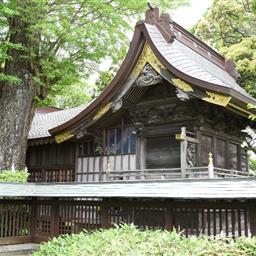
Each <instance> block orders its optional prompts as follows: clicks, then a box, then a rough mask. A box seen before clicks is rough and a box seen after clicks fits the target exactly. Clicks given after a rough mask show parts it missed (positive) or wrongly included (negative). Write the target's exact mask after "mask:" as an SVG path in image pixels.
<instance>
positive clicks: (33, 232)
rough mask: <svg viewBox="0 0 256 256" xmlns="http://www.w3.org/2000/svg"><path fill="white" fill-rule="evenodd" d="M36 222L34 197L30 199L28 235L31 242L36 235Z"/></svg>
mask: <svg viewBox="0 0 256 256" xmlns="http://www.w3.org/2000/svg"><path fill="white" fill-rule="evenodd" d="M36 224H37V203H36V198H34V197H32V199H31V226H30V232H31V233H30V236H31V242H32V243H33V242H34V240H35V237H36Z"/></svg>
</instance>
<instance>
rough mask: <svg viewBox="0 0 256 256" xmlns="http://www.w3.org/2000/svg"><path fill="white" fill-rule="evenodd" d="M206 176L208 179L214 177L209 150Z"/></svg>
mask: <svg viewBox="0 0 256 256" xmlns="http://www.w3.org/2000/svg"><path fill="white" fill-rule="evenodd" d="M208 178H209V179H213V178H214V166H213V158H212V153H211V152H210V153H209V164H208Z"/></svg>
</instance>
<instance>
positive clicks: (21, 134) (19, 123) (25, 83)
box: [0, 16, 35, 170]
mask: <svg viewBox="0 0 256 256" xmlns="http://www.w3.org/2000/svg"><path fill="white" fill-rule="evenodd" d="M9 28H10V39H9V41H10V42H11V43H13V44H21V45H22V46H24V47H25V50H24V49H23V50H20V49H19V50H18V49H14V48H12V49H10V50H9V52H8V54H9V56H10V58H9V59H8V60H7V61H6V63H5V67H4V74H6V75H12V76H15V77H17V78H19V79H20V82H19V83H18V84H13V83H12V82H9V81H4V82H1V85H0V109H1V110H0V120H1V122H0V169H2V170H3V169H9V168H11V167H12V166H13V165H14V166H15V169H23V168H24V166H25V158H26V149H27V138H28V132H29V128H30V123H31V119H32V116H33V109H34V108H33V105H34V100H33V99H34V96H35V86H34V82H33V71H32V69H31V60H30V58H29V56H30V54H29V53H30V52H31V49H32V46H33V43H34V41H33V40H32V37H31V34H30V32H29V29H28V24H26V22H25V21H24V19H22V18H21V16H14V17H12V18H11V19H10V21H9Z"/></svg>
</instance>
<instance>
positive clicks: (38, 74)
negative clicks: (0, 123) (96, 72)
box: [0, 0, 189, 106]
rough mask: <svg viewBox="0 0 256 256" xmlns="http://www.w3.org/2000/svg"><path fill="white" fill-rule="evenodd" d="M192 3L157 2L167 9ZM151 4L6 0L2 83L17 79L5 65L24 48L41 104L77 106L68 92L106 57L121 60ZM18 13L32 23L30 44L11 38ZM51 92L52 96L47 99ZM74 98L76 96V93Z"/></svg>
mask: <svg viewBox="0 0 256 256" xmlns="http://www.w3.org/2000/svg"><path fill="white" fill-rule="evenodd" d="M188 2H189V0H174V1H169V0H153V1H151V3H152V4H153V5H158V6H159V7H161V8H162V9H165V10H170V9H174V8H177V7H179V6H180V5H184V4H187V3H188ZM147 8H148V6H147V0H141V1H136V0H126V1H124V0H87V1H84V0H74V1H67V0H31V1H24V0H6V1H0V81H1V80H2V81H3V80H5V81H9V82H12V81H11V80H13V79H14V78H13V76H8V75H9V74H5V71H4V70H5V69H4V67H5V65H6V63H7V62H11V61H12V59H11V57H10V55H9V53H10V52H11V50H12V49H17V48H19V47H22V48H19V50H20V58H26V59H29V60H30V63H31V69H32V70H31V72H32V73H33V75H34V80H35V82H36V84H37V85H38V89H37V90H36V92H37V96H38V99H41V101H40V104H41V105H42V104H49V102H50V103H52V104H55V103H56V102H57V103H58V104H59V101H60V102H61V103H60V104H59V105H61V106H63V102H62V101H64V102H65V103H64V105H65V106H66V105H69V106H72V105H76V104H77V102H73V101H72V102H68V101H67V100H66V92H67V91H73V90H75V89H77V88H78V86H77V85H78V84H80V85H81V86H82V83H81V82H80V81H84V80H86V79H87V78H88V76H89V75H90V74H91V73H92V70H93V69H95V65H97V64H98V63H101V62H102V60H104V59H105V58H111V59H112V60H113V64H117V63H119V61H120V60H121V59H122V58H123V57H124V55H125V52H126V50H127V46H128V45H129V42H128V36H127V35H128V32H129V31H131V30H132V29H133V28H132V27H131V24H132V23H133V22H134V20H137V19H138V18H142V14H143V13H144V12H145V10H146V9H147ZM15 16H16V17H17V16H20V17H22V20H23V21H24V23H25V24H26V26H27V28H26V31H25V33H24V35H25V36H26V37H27V38H28V41H26V42H27V44H26V45H20V44H19V43H15V42H11V40H10V38H11V35H12V33H13V32H14V33H15V31H14V30H13V27H12V22H10V21H11V19H12V18H14V17H15ZM20 29H21V30H22V29H24V28H22V26H21V27H20ZM1 68H3V69H2V70H1ZM13 75H15V74H13ZM17 78H18V74H17ZM14 82H17V81H14ZM74 84H75V85H74ZM79 91H81V89H80V90H79ZM56 92H58V94H57V93H56ZM62 93H63V99H62V98H61V95H62ZM48 94H50V95H49V98H47V99H46V101H45V102H42V99H44V98H45V97H46V96H47V95H48ZM73 94H74V95H73ZM57 95H58V97H57ZM71 96H76V94H75V93H73V92H72V93H71ZM84 97H85V100H87V97H86V96H84ZM79 98H80V99H81V97H79ZM82 98H83V97H82ZM73 99H74V98H73ZM69 103H70V104H69Z"/></svg>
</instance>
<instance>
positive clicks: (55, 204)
mask: <svg viewBox="0 0 256 256" xmlns="http://www.w3.org/2000/svg"><path fill="white" fill-rule="evenodd" d="M58 234H59V200H56V199H53V200H52V204H51V235H52V236H56V235H58Z"/></svg>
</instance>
